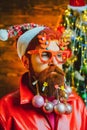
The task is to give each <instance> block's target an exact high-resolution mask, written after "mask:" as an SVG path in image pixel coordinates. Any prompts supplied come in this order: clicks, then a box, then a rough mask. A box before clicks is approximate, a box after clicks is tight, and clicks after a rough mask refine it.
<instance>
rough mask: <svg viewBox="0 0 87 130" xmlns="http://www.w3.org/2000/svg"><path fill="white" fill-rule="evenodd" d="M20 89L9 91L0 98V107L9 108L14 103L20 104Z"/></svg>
mask: <svg viewBox="0 0 87 130" xmlns="http://www.w3.org/2000/svg"><path fill="white" fill-rule="evenodd" d="M19 97H20V95H19V90H17V91H15V92H12V93H9V94H7V95H5V96H4V97H2V98H1V99H0V109H2V108H7V107H9V106H11V105H12V104H15V103H16V104H18V103H19V100H20V98H19Z"/></svg>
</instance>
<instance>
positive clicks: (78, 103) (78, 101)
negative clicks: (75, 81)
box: [69, 92, 86, 110]
mask: <svg viewBox="0 0 87 130" xmlns="http://www.w3.org/2000/svg"><path fill="white" fill-rule="evenodd" d="M69 102H70V103H71V104H72V105H73V106H74V107H75V108H78V109H80V110H84V109H85V108H86V105H85V103H84V101H83V99H82V98H81V97H80V96H79V95H78V93H76V92H73V93H72V94H71V95H70V97H69Z"/></svg>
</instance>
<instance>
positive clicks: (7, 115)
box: [0, 73, 86, 130]
mask: <svg viewBox="0 0 87 130" xmlns="http://www.w3.org/2000/svg"><path fill="white" fill-rule="evenodd" d="M27 79H28V78H27V73H25V74H24V75H23V76H22V79H21V83H20V90H18V91H16V92H14V93H11V94H9V95H7V96H5V97H3V98H2V99H1V101H0V130H86V109H85V105H84V103H83V101H82V99H81V98H80V97H79V96H78V95H77V94H75V93H73V94H72V95H71V96H70V98H69V100H68V102H69V103H70V104H71V105H72V107H73V111H72V113H71V114H68V115H66V114H62V115H56V114H54V113H52V114H46V113H44V112H43V111H42V110H41V109H40V108H37V109H36V108H34V107H33V106H32V104H31V100H32V97H33V93H32V92H31V91H30V90H29V88H28V87H27V82H28V80H27Z"/></svg>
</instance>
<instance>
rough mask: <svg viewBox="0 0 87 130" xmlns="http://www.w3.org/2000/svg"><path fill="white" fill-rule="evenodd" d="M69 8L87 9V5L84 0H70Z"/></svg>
mask: <svg viewBox="0 0 87 130" xmlns="http://www.w3.org/2000/svg"><path fill="white" fill-rule="evenodd" d="M68 8H70V9H72V10H78V11H84V10H86V9H87V5H86V4H85V1H84V0H70V3H69V5H68Z"/></svg>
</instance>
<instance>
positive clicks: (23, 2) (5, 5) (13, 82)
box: [0, 0, 87, 97]
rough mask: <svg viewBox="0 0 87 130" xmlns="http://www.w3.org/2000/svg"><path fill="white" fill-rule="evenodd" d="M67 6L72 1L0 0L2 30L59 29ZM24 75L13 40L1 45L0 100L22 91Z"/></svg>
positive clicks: (0, 43)
mask: <svg viewBox="0 0 87 130" xmlns="http://www.w3.org/2000/svg"><path fill="white" fill-rule="evenodd" d="M86 3H87V0H86ZM68 4H69V0H48V1H47V0H0V28H7V27H8V26H11V25H16V24H23V23H31V22H32V23H37V24H44V25H47V26H53V27H56V24H57V21H58V18H59V16H60V14H61V15H62V14H63V13H64V11H65V9H66V8H67V5H68ZM25 71H26V70H25V69H24V67H23V65H22V64H21V61H20V59H19V58H18V56H17V52H16V48H15V44H14V42H13V40H12V39H11V40H8V41H7V42H2V41H0V97H2V96H4V95H5V94H7V93H9V92H12V91H14V90H16V89H17V88H18V87H19V81H20V76H21V75H22V74H23V73H24V72H25Z"/></svg>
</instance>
